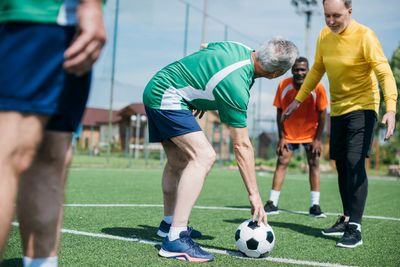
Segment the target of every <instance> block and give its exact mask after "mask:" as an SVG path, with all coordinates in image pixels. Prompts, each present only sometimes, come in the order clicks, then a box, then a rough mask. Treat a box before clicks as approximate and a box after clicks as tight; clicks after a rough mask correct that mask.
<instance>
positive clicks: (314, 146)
mask: <svg viewBox="0 0 400 267" xmlns="http://www.w3.org/2000/svg"><path fill="white" fill-rule="evenodd" d="M310 152H311V153H312V154H313V157H314V158H316V157H317V156H318V157H319V156H321V141H320V140H318V139H314V140H313V141H312V142H311V144H310Z"/></svg>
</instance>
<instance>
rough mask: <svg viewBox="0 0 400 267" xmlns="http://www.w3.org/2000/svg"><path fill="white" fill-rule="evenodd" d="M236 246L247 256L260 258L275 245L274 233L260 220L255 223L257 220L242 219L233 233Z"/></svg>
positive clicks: (266, 254)
mask: <svg viewBox="0 0 400 267" xmlns="http://www.w3.org/2000/svg"><path fill="white" fill-rule="evenodd" d="M235 241H236V246H237V248H238V249H239V250H240V251H241V252H242V253H243V254H245V255H246V256H247V257H251V258H260V257H266V256H268V254H269V253H270V252H271V250H272V248H273V247H274V245H275V234H274V231H273V230H272V228H271V226H270V225H269V224H267V226H265V225H264V223H263V222H261V224H260V226H258V225H257V220H255V221H254V222H252V219H249V220H247V221H244V222H243V223H242V224H241V225H239V227H238V229H237V230H236V233H235Z"/></svg>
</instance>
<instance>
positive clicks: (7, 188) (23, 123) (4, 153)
mask: <svg viewBox="0 0 400 267" xmlns="http://www.w3.org/2000/svg"><path fill="white" fill-rule="evenodd" d="M47 120H48V116H47V115H37V114H31V113H19V112H14V111H10V112H5V111H2V112H0V136H1V138H0V148H1V150H0V151H1V152H0V258H1V255H2V252H3V249H4V246H5V243H6V241H7V237H8V233H9V230H10V226H11V221H12V218H13V212H14V203H15V197H16V194H17V188H18V182H19V178H20V176H21V174H22V173H23V172H24V171H25V170H26V169H28V168H29V166H30V165H31V163H32V160H33V157H34V155H35V153H36V149H37V146H38V144H39V143H40V142H41V140H42V134H43V128H44V125H45V124H46V122H47Z"/></svg>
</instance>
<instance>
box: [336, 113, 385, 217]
mask: <svg viewBox="0 0 400 267" xmlns="http://www.w3.org/2000/svg"><path fill="white" fill-rule="evenodd" d="M377 120H378V118H377V114H376V113H375V111H373V110H357V111H353V112H350V113H347V114H344V115H341V116H337V117H331V137H330V142H329V147H330V158H331V159H333V160H336V168H337V171H338V180H339V190H340V196H341V198H342V204H343V211H344V215H346V216H350V222H355V223H359V224H361V219H362V215H363V213H364V207H365V202H366V200H367V194H368V179H367V173H366V171H365V158H366V157H369V153H370V151H371V146H372V141H373V139H374V133H375V128H376V123H377Z"/></svg>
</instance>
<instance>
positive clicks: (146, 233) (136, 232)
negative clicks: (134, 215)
mask: <svg viewBox="0 0 400 267" xmlns="http://www.w3.org/2000/svg"><path fill="white" fill-rule="evenodd" d="M138 226H139V227H142V228H127V227H115V228H103V229H101V231H102V232H103V233H105V234H108V235H113V236H120V237H127V238H140V239H145V240H150V241H157V242H162V241H163V240H164V238H162V237H159V236H158V235H157V231H158V227H153V226H148V225H138ZM212 239H214V237H213V236H209V235H203V236H202V237H200V238H196V239H195V240H212Z"/></svg>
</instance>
